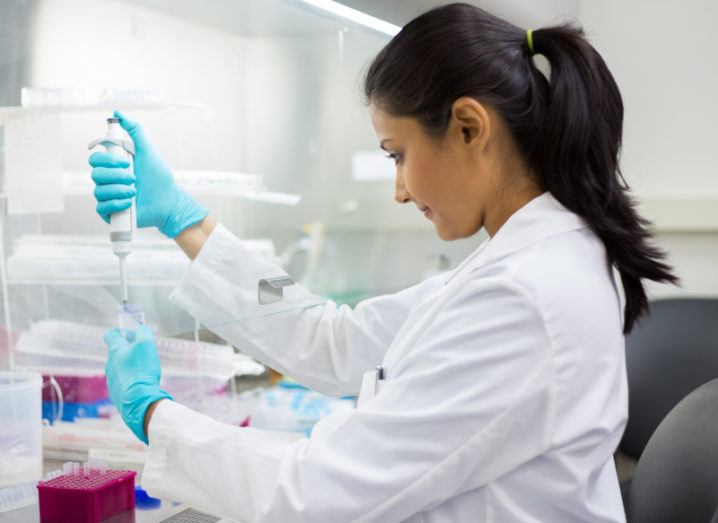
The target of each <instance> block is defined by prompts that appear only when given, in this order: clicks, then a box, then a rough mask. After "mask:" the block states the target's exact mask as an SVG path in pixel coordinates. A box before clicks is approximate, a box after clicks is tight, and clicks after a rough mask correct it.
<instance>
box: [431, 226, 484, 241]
mask: <svg viewBox="0 0 718 523" xmlns="http://www.w3.org/2000/svg"><path fill="white" fill-rule="evenodd" d="M480 229H481V228H480V227H479V229H476V230H451V229H446V228H444V227H439V226H437V227H436V234H437V236H438V237H439V239H441V240H444V241H447V242H450V241H453V240H463V239H464V238H470V237H471V236H473V235H474V234H476V233H477V232H478V231H479V230H480Z"/></svg>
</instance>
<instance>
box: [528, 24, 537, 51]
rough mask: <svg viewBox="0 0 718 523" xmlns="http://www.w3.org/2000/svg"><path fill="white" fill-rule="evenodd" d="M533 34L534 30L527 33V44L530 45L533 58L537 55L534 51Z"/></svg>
mask: <svg viewBox="0 0 718 523" xmlns="http://www.w3.org/2000/svg"><path fill="white" fill-rule="evenodd" d="M532 33H533V30H532V29H529V30H528V31H526V42H527V43H528V44H529V51H530V52H531V56H533V55H535V54H536V51H534V39H533V35H532Z"/></svg>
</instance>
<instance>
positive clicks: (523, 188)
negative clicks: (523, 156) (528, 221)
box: [484, 174, 545, 238]
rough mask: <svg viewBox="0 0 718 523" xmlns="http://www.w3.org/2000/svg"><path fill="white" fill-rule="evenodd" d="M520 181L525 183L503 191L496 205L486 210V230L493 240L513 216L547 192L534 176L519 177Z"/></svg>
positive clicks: (516, 184) (513, 185)
mask: <svg viewBox="0 0 718 523" xmlns="http://www.w3.org/2000/svg"><path fill="white" fill-rule="evenodd" d="M518 179H520V180H523V181H524V182H523V183H515V184H512V186H511V187H507V188H505V189H503V190H501V191H500V192H499V194H498V198H496V200H495V203H494V205H492V207H491V208H490V209H487V210H486V215H485V219H484V228H485V229H486V232H487V233H488V234H489V237H491V238H493V237H494V235H495V234H496V233H497V232H498V231H499V229H501V227H502V226H503V224H504V223H506V221H507V220H508V219H509V218H510V217H511V215H512V214H514V213H515V212H516V211H518V210H519V209H521V207H523V206H524V205H526V204H527V203H529V202H530V201H531V200H533V199H534V198H536V197H538V196H540V195H541V194H543V193H544V192H545V191H544V189H543V187H541V186H539V184H538V183H537V182H536V181H535V180H536V178H535V177H534V176H531V175H528V174H527V175H525V176H524V175H522V176H520V177H518Z"/></svg>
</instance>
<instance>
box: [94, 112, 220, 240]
mask: <svg viewBox="0 0 718 523" xmlns="http://www.w3.org/2000/svg"><path fill="white" fill-rule="evenodd" d="M115 117H116V118H119V119H120V125H121V126H122V128H123V129H124V130H125V131H127V133H128V134H129V135H130V138H132V141H133V142H134V143H135V158H134V175H133V173H132V172H131V171H130V170H129V169H128V167H129V164H128V163H127V161H125V160H122V159H120V158H119V157H117V156H113V155H110V154H107V153H104V152H95V153H92V155H90V165H91V166H92V167H93V169H92V179H93V180H94V181H95V184H96V188H95V198H96V199H97V214H99V215H100V216H101V217H102V219H103V220H105V221H106V222H108V223H109V221H110V214H112V213H115V212H118V211H122V210H124V209H127V208H128V207H129V206H130V205H132V197H133V196H135V194H136V195H137V198H136V200H137V226H138V227H152V226H154V227H157V228H158V229H159V230H160V231H161V232H162V233H163V234H164V235H165V236H169V237H170V238H174V237H175V236H177V235H178V234H179V233H181V232H182V231H183V230H185V229H186V228H187V227H189V226H191V225H194V224H196V223H199V222H201V221H202V220H203V219H204V217H205V216H207V212H208V211H207V209H205V208H204V207H202V206H201V205H199V204H198V203H197V202H195V201H194V200H193V199H192V198H191V197H190V196H189V195H188V194H187V193H186V192H184V191H183V190H182V189H180V188H179V187H178V186H177V184H176V183H175V181H174V178H173V177H172V171H171V170H170V168H169V167H168V166H167V164H166V163H165V162H164V160H163V159H162V158H161V157H160V155H159V153H158V151H157V150H156V149H155V147H154V145H153V144H152V142H150V140H149V139H148V138H147V136H145V133H144V131H143V130H142V127H141V126H140V125H139V124H138V123H137V122H135V121H134V120H131V119H129V118H127V117H125V116H124V115H123V114H122V113H120V112H119V111H115ZM133 183H134V184H135V187H134V188H133V187H132V184H133Z"/></svg>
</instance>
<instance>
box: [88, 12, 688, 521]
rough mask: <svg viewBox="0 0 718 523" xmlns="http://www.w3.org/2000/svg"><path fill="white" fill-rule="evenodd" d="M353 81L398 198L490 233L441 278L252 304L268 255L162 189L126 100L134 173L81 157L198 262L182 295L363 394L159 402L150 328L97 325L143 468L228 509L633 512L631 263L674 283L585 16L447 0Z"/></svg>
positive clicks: (320, 384)
mask: <svg viewBox="0 0 718 523" xmlns="http://www.w3.org/2000/svg"><path fill="white" fill-rule="evenodd" d="M536 53H539V54H542V55H544V56H545V57H546V58H547V59H548V61H549V63H550V65H551V69H552V74H551V78H550V81H549V80H547V78H546V77H545V76H544V75H543V74H542V73H541V72H540V71H539V70H538V69H537V68H536V66H535V64H534V62H533V59H532V56H533V55H534V54H536ZM365 91H366V96H367V100H368V103H369V108H370V111H371V116H372V124H373V126H374V129H375V131H376V134H377V136H378V138H379V141H380V143H381V147H382V148H384V149H385V150H386V151H387V152H388V154H389V156H390V157H391V158H393V159H394V161H395V162H396V166H397V168H396V200H397V201H398V202H399V203H405V204H406V203H408V204H414V205H415V206H416V207H417V208H418V210H419V211H420V212H423V213H424V215H425V216H426V217H427V218H428V219H429V220H431V221H432V222H433V224H434V225H435V227H436V231H437V234H438V235H439V237H441V238H442V239H445V240H453V239H457V238H466V237H469V236H472V235H474V234H475V233H476V232H478V231H479V230H480V229H481V228H482V227H483V228H485V229H486V231H487V232H488V235H489V239H488V240H487V241H486V242H484V243H483V244H482V245H481V246H479V247H478V249H477V250H476V251H475V252H474V253H473V254H471V255H470V256H469V257H468V258H467V259H466V260H465V261H464V262H463V263H462V264H461V265H460V266H459V267H458V268H457V269H456V270H454V271H452V272H450V273H449V274H448V275H439V276H436V277H433V278H431V279H429V280H426V281H424V282H422V283H420V284H419V285H417V286H415V287H412V288H409V289H406V290H404V291H402V292H399V293H397V294H394V295H389V296H381V297H377V298H373V299H370V300H367V301H365V302H363V303H360V304H359V305H358V306H357V307H356V309H355V310H350V309H349V308H347V307H346V306H342V307H338V306H337V305H335V304H334V303H332V302H327V303H324V304H323V305H321V306H317V307H309V308H299V307H297V308H292V307H288V306H286V305H285V308H284V309H282V311H283V313H282V314H279V315H272V316H266V315H265V316H260V315H259V314H255V312H256V308H257V307H259V306H258V305H257V304H256V303H254V302H252V299H251V297H252V296H254V300H256V296H257V281H258V278H261V277H262V276H263V275H264V276H267V275H272V274H274V275H276V274H277V272H278V270H277V269H276V268H273V267H268V266H267V263H266V262H263V261H261V260H258V259H255V258H253V257H252V256H251V254H249V253H248V252H247V251H245V249H244V248H243V245H242V242H241V240H238V239H237V238H235V237H233V236H232V235H231V234H230V233H229V232H228V231H227V230H226V229H224V228H223V227H222V226H221V225H215V223H214V221H213V220H212V219H211V218H210V217H208V216H207V211H206V210H204V209H202V208H201V207H200V206H199V205H197V204H196V203H195V202H193V201H192V200H191V198H189V197H188V196H187V195H186V194H184V193H183V192H182V191H180V190H179V189H178V188H177V187H176V186H175V185H174V182H173V181H172V175H171V172H170V170H169V168H168V167H167V166H166V165H165V164H164V163H163V162H162V160H161V159H160V157H159V156H158V154H157V152H156V151H155V149H154V148H153V147H152V145H151V144H150V143H149V142H148V141H147V139H146V137H145V136H144V134H143V132H142V130H141V128H140V127H139V126H138V125H137V124H136V123H134V122H132V121H131V120H129V119H127V118H125V117H123V116H122V115H119V116H120V117H121V123H122V125H123V127H124V128H125V129H126V130H127V131H128V132H129V134H130V135H131V137H132V138H133V139H134V141H135V147H136V150H137V154H136V157H135V166H134V175H132V173H130V172H128V170H127V164H125V163H122V162H120V161H118V160H116V159H114V158H111V157H108V156H107V155H103V154H95V155H93V156H92V157H91V161H90V163H91V164H92V166H93V167H94V170H93V178H94V179H95V181H96V182H97V184H98V186H97V189H96V196H97V199H98V200H99V203H98V212H99V213H100V215H102V216H103V217H104V218H105V219H107V216H108V215H109V214H110V213H112V212H115V211H117V210H120V209H123V208H126V207H127V206H128V205H129V204H130V201H129V200H128V198H130V197H132V196H134V195H135V194H136V198H137V215H138V222H139V225H140V226H157V227H159V228H160V230H161V231H163V232H164V233H165V234H166V235H168V236H170V237H173V238H175V240H176V241H177V243H178V244H179V245H180V247H181V248H182V249H183V250H184V251H185V252H186V253H187V255H188V256H189V257H190V258H191V259H193V260H194V261H193V263H192V264H191V266H190V268H189V269H188V272H187V274H186V275H185V276H184V278H183V280H182V282H181V283H180V284H179V285H178V286H177V288H176V289H175V291H174V292H173V295H172V299H173V300H175V301H176V302H177V303H178V304H179V305H181V306H182V307H184V308H185V309H186V310H187V311H189V312H190V313H191V314H193V315H194V316H196V317H197V318H198V319H199V320H200V321H201V322H203V323H204V324H206V325H219V326H217V327H214V328H213V330H215V332H217V333H218V334H219V335H221V336H223V337H224V338H225V339H227V340H228V341H230V342H232V343H234V344H236V345H237V346H239V347H241V348H242V349H243V350H244V351H246V352H249V353H250V354H252V355H253V356H254V357H256V358H257V359H259V360H260V361H262V362H264V363H266V364H268V365H270V366H271V367H274V368H276V369H278V370H280V371H282V372H285V373H287V374H289V375H291V376H293V377H295V378H297V379H299V380H300V381H301V382H302V383H304V384H306V385H307V386H309V387H312V388H314V389H316V390H318V391H321V392H324V393H327V394H353V395H356V394H358V395H359V406H358V408H357V409H356V410H352V411H350V412H342V413H338V414H335V415H331V416H329V417H327V418H325V419H323V420H322V421H320V422H319V423H318V424H317V425H316V427H315V428H314V430H313V432H312V435H311V437H310V438H305V439H301V440H299V441H296V442H291V443H290V442H285V441H279V440H276V439H273V438H271V437H269V436H267V435H266V434H265V433H263V432H262V431H260V430H256V429H251V428H247V429H241V428H238V427H232V426H228V425H224V424H221V423H219V422H217V421H214V420H212V419H210V418H208V417H205V416H202V415H200V414H198V413H195V412H193V411H191V410H190V409H187V408H186V407H183V406H181V405H178V404H176V403H175V402H173V401H171V399H170V398H169V397H168V395H167V394H166V393H165V392H163V391H161V390H160V388H159V375H160V367H159V360H158V357H157V352H156V349H155V346H154V340H153V338H152V334H151V333H150V332H149V331H148V330H147V329H144V328H143V329H140V331H139V332H138V333H137V334H136V339H135V341H134V342H132V343H130V342H128V341H126V340H125V338H124V337H123V336H122V335H121V333H118V332H117V331H111V332H109V333H108V335H107V336H106V342H107V344H108V345H109V347H110V354H109V358H108V361H107V367H106V371H107V381H108V385H109V388H110V393H111V397H112V400H113V401H114V403H115V405H117V406H118V407H119V409H120V411H121V413H122V415H123V418H124V419H125V421H126V422H127V424H128V425H129V426H130V428H131V429H132V430H133V431H134V432H135V434H137V435H138V437H139V438H140V439H142V440H143V441H145V442H147V441H148V440H149V457H148V460H147V464H146V467H145V472H144V477H143V484H144V486H145V487H147V488H148V489H149V490H150V492H151V493H153V494H155V495H157V496H162V497H167V498H170V499H180V500H183V501H186V502H188V503H190V504H192V505H194V506H197V507H200V508H205V509H207V510H209V511H212V512H215V513H221V514H223V515H225V516H229V517H233V518H236V519H238V520H241V521H277V522H279V521H282V522H287V521H312V522H317V521H331V522H337V521H341V522H344V521H379V522H392V521H423V522H457V521H458V522H464V521H498V522H508V521H542V522H547V521H550V522H559V521H560V522H564V521H565V522H577V521H591V522H595V521H623V520H624V515H623V508H622V505H621V497H620V493H619V489H618V484H617V479H616V472H615V469H614V465H613V461H612V454H613V451H614V449H615V448H616V446H617V444H618V442H619V440H620V438H621V434H622V432H623V429H624V426H625V423H626V415H627V400H626V376H625V368H624V354H623V348H624V347H623V334H625V333H627V332H629V331H630V330H631V328H632V327H633V325H634V324H635V322H636V320H637V319H638V318H639V317H640V316H641V314H643V313H644V312H645V311H646V309H647V307H648V304H647V299H646V293H645V291H644V287H643V280H644V279H650V280H654V281H661V282H675V281H676V278H675V277H674V276H673V275H672V274H671V272H670V268H669V267H668V266H667V265H665V264H664V263H663V262H662V261H661V260H662V258H663V255H662V253H661V252H660V251H658V250H657V249H655V248H654V247H652V246H651V245H650V244H649V240H650V234H649V232H648V230H647V229H646V222H645V221H644V220H643V219H642V218H641V217H640V216H638V214H637V213H636V211H635V210H634V208H633V204H632V202H631V199H630V197H629V195H628V189H627V187H626V185H625V183H623V181H622V179H621V176H620V172H619V169H618V158H617V156H618V151H619V146H620V141H621V128H622V119H623V107H622V102H621V97H620V94H619V91H618V88H617V86H616V84H615V82H614V80H613V77H612V76H611V74H610V72H609V71H608V69H607V68H606V65H605V63H604V62H603V60H602V59H601V57H600V56H599V55H598V53H597V52H596V51H595V50H594V49H593V48H592V47H591V46H590V45H589V44H588V43H587V41H586V40H585V39H584V37H583V33H582V32H581V30H580V29H577V28H574V27H572V26H569V25H563V26H558V27H551V28H546V29H540V30H537V31H533V32H531V31H529V32H526V31H523V30H520V29H519V28H517V27H515V26H513V25H511V24H509V23H508V22H505V21H503V20H501V19H498V18H496V17H494V16H491V15H489V14H488V13H486V12H484V11H482V10H480V9H478V8H476V7H472V6H469V5H464V4H452V5H447V6H443V7H439V8H436V9H433V10H431V11H429V12H427V13H425V14H423V15H421V16H419V17H418V18H416V19H415V20H413V21H412V22H411V23H409V24H408V25H407V26H406V27H404V28H403V29H402V31H401V32H400V33H399V34H398V35H397V36H396V37H395V38H394V39H393V40H392V41H391V42H390V43H389V44H388V45H387V46H386V47H385V48H384V49H383V50H382V51H381V53H380V54H379V55H378V56H377V57H376V59H375V60H374V62H373V63H372V64H371V67H370V68H369V70H368V73H367V76H366V80H365ZM135 176H136V178H135ZM133 182H134V183H135V186H136V193H135V190H134V189H133V187H132V185H131V184H132V183H133ZM272 271H273V272H272ZM279 274H280V275H281V274H283V273H281V271H280V272H279ZM292 289H295V290H293V291H292ZM287 292H288V293H289V294H287V296H290V294H291V293H293V294H291V299H290V300H289V301H290V302H292V303H302V304H307V303H310V302H312V299H313V297H312V296H311V295H310V294H309V293H308V292H306V291H305V290H303V289H301V288H300V287H299V286H291V287H288V288H287ZM280 306H281V305H280ZM377 366H379V367H380V368H379V370H377V371H375V370H374V369H375V368H376V367H377Z"/></svg>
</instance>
